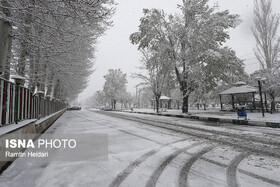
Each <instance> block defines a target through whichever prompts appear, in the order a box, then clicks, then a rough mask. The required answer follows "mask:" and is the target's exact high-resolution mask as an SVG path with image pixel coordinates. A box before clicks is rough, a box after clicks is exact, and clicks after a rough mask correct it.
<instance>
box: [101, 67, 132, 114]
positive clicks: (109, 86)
mask: <svg viewBox="0 0 280 187" xmlns="http://www.w3.org/2000/svg"><path fill="white" fill-rule="evenodd" d="M104 78H105V84H104V86H103V92H104V93H105V97H106V98H108V99H110V101H111V107H112V109H116V103H117V100H119V99H120V98H122V95H123V94H125V93H126V83H127V80H126V74H124V73H122V71H121V70H120V69H109V70H108V74H106V75H105V76H104Z"/></svg>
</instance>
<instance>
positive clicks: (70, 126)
mask: <svg viewBox="0 0 280 187" xmlns="http://www.w3.org/2000/svg"><path fill="white" fill-rule="evenodd" d="M47 131H48V132H52V131H53V132H66V133H73V132H79V133H81V134H87V133H106V134H108V135H109V156H108V161H94V160H92V161H80V162H61V161H60V162H58V161H52V162H50V161H41V162H32V161H30V162H25V161H24V160H23V159H21V158H18V159H17V160H16V161H15V162H14V163H13V164H12V165H11V166H10V167H9V168H8V169H7V170H6V171H4V173H3V174H2V175H1V176H0V186H7V187H13V186H21V187H22V186H28V187H32V186H40V187H41V186H46V187H49V186H79V187H81V186H94V187H95V186H97V187H99V186H100V187H103V186H110V187H113V186H133V187H134V186H147V187H150V186H158V187H161V186H166V187H172V186H180V187H181V186H254V187H255V186H260V187H263V186H280V175H279V173H280V138H279V137H280V130H279V129H271V128H264V127H249V126H236V125H232V124H215V123H205V122H201V121H195V120H190V119H183V118H172V117H164V116H151V115H143V114H129V113H117V112H104V111H95V110H81V111H67V112H66V113H65V114H63V116H62V117H61V118H59V119H58V120H57V121H56V122H55V124H54V125H52V126H51V127H50V128H49V129H48V130H47ZM88 141H89V143H88V146H89V148H90V146H91V140H88ZM84 151H85V152H86V151H87V150H84Z"/></svg>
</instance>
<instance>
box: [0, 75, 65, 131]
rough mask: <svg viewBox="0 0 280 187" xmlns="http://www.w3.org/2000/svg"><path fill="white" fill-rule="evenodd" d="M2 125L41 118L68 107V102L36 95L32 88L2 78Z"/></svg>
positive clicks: (0, 102) (0, 108)
mask: <svg viewBox="0 0 280 187" xmlns="http://www.w3.org/2000/svg"><path fill="white" fill-rule="evenodd" d="M0 93H1V96H0V126H4V125H9V124H12V123H17V122H18V121H23V120H25V119H40V118H43V117H46V116H48V115H50V114H52V113H55V112H57V111H59V110H62V109H64V108H66V103H63V102H61V101H59V100H51V99H50V98H44V97H41V96H38V95H34V94H33V93H32V92H31V91H30V89H28V88H25V87H22V86H19V85H16V84H14V83H12V82H9V81H7V80H5V79H2V78H0Z"/></svg>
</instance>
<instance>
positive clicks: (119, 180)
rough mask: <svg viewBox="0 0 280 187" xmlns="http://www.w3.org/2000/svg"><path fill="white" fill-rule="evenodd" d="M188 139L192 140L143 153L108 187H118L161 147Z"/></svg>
mask: <svg viewBox="0 0 280 187" xmlns="http://www.w3.org/2000/svg"><path fill="white" fill-rule="evenodd" d="M189 139H192V138H188V139H182V140H177V141H174V142H171V143H168V144H165V145H163V146H160V148H156V149H152V150H151V151H149V152H147V153H145V154H144V155H142V156H141V157H139V158H137V159H136V160H135V161H133V162H132V163H131V164H129V165H128V166H127V167H126V168H125V169H124V170H123V171H122V172H120V173H119V174H118V175H117V177H115V179H114V180H113V181H112V182H111V183H110V185H109V186H108V187H118V186H120V184H121V183H122V182H123V181H124V180H125V179H126V178H127V176H128V175H129V174H130V173H131V172H132V171H133V170H134V169H135V168H136V167H137V166H138V165H139V164H141V163H142V162H144V161H145V160H146V159H147V158H149V157H150V156H152V155H154V154H155V153H157V152H158V151H160V149H161V148H163V147H167V146H170V145H172V144H175V143H179V142H183V141H187V140H189Z"/></svg>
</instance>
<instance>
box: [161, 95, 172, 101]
mask: <svg viewBox="0 0 280 187" xmlns="http://www.w3.org/2000/svg"><path fill="white" fill-rule="evenodd" d="M159 99H160V100H170V99H171V98H170V97H167V96H164V95H162V96H160V98H159Z"/></svg>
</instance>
